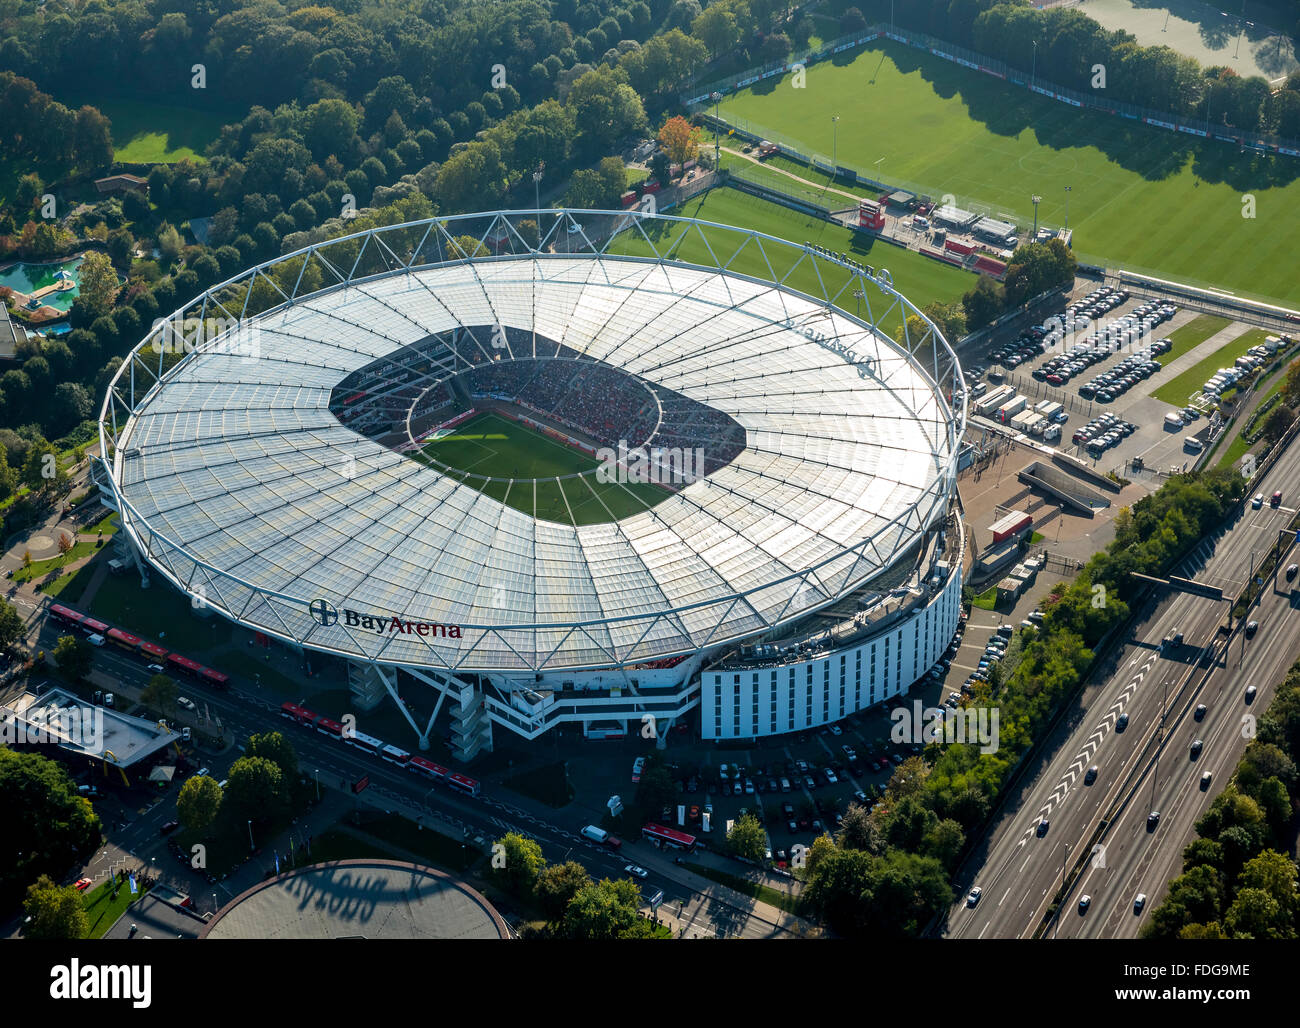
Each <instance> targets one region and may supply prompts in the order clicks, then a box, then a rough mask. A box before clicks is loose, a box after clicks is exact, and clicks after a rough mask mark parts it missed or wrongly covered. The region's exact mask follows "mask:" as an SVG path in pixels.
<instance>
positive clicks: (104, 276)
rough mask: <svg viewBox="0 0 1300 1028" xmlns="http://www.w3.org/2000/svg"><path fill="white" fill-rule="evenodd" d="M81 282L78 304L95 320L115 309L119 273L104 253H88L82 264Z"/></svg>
mask: <svg viewBox="0 0 1300 1028" xmlns="http://www.w3.org/2000/svg"><path fill="white" fill-rule="evenodd" d="M80 275H81V282H80V284H79V286H78V288H79V289H80V295H78V297H77V302H78V303H79V304H80V305H81V306H82V307H84V308H85V309H86V310H87V311H88V312H89V314H90V320H92V321H93V320H94V319H95V318H96V317H98V316H99V315H101V314H107V313H108V312H109V310H111V309H112V307H113V298H114V297H116V296H117V291H118V288H119V287H118V281H117V272H116V271H114V270H113V262H112V261H111V260H109V258H108V257H106V256H105V255H104V254H102V253H94V252H92V253H88V254H86V256H85V259H84V260H82V262H81V269H80Z"/></svg>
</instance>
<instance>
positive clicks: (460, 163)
mask: <svg viewBox="0 0 1300 1028" xmlns="http://www.w3.org/2000/svg"><path fill="white" fill-rule="evenodd" d="M505 178H506V174H505V166H504V165H503V164H502V163H501V150H500V148H499V147H498V146H497V145H496V143H493V142H491V141H490V140H481V141H478V142H474V143H471V144H470V145H469V146H467V147H466V148H465V149H464V150H462V151H460V153H457V154H453V155H452V156H451V157H449V158H447V160H446V161H445V162H443V165H442V167H441V168H440V169H439V170H438V183H437V187H436V192H437V195H438V198H439V200H441V201H442V204H443V206H444V208H446V209H447V210H449V211H472V210H483V209H490V208H491V207H493V206H494V205H495V204H496V202H497V201H498V200H499V199H500V198H501V196H502V195H503V194H504V192H505Z"/></svg>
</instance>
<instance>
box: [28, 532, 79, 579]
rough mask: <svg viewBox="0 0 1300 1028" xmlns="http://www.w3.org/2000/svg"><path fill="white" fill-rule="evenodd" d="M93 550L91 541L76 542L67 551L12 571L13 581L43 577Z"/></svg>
mask: <svg viewBox="0 0 1300 1028" xmlns="http://www.w3.org/2000/svg"><path fill="white" fill-rule="evenodd" d="M95 550H96V546H95V544H94V543H93V542H84V541H81V542H76V543H74V544H73V546H72V549H71V550H69V551H68V552H67V553H61V554H59V555H58V556H57V557H51V558H50V559H49V560H34V561H32V562H31V564H29V565H28V566H27V567H25V568H19V569H18V570H17V571H15V572H14V581H15V582H30V581H32V580H33V579H40V578H44V577H45V576H46V575H48V574H50V573H51V572H56V573H57V572H59V571H60V570H61V569H62V568H64V567H66V566H67V565H68V564H71V563H72V562H73V561H74V560H80V559H81V558H82V557H88V556H90V555H91V554H92V553H94V552H95Z"/></svg>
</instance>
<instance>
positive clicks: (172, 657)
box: [167, 653, 203, 675]
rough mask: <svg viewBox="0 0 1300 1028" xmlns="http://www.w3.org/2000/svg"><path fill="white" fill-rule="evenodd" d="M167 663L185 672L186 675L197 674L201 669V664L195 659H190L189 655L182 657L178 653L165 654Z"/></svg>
mask: <svg viewBox="0 0 1300 1028" xmlns="http://www.w3.org/2000/svg"><path fill="white" fill-rule="evenodd" d="M167 663H168V664H170V665H172V666H173V667H175V668H176V669H177V670H180V671H183V672H185V673H186V674H187V675H195V674H198V673H199V671H201V670H202V669H203V665H202V664H200V663H199V662H198V661H197V660H190V658H189V657H182V656H181V655H180V654H179V653H169V654H167Z"/></svg>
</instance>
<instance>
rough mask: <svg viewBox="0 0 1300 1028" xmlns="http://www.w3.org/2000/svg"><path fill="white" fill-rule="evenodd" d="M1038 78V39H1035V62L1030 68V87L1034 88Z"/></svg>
mask: <svg viewBox="0 0 1300 1028" xmlns="http://www.w3.org/2000/svg"><path fill="white" fill-rule="evenodd" d="M1037 79H1038V40H1036V39H1035V40H1034V63H1033V64H1032V65H1031V67H1030V70H1029V88H1030V89H1033V88H1034V82H1035V81H1036V80H1037Z"/></svg>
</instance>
